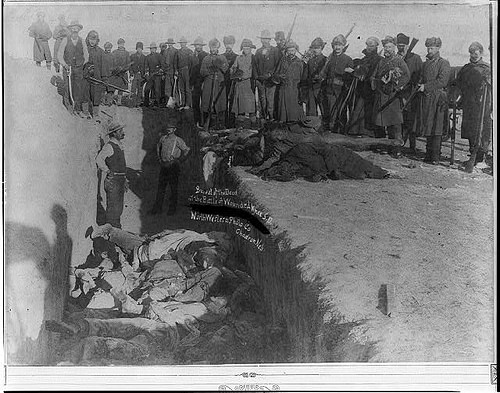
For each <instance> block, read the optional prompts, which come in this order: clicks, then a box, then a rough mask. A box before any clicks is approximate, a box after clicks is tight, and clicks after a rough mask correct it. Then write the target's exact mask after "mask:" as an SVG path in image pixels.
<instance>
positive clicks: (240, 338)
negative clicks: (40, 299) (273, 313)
mask: <svg viewBox="0 0 500 393" xmlns="http://www.w3.org/2000/svg"><path fill="white" fill-rule="evenodd" d="M89 232H90V236H91V238H92V239H93V241H94V248H93V251H92V252H91V253H90V255H89V257H88V258H87V261H86V262H85V264H83V265H80V266H78V267H76V268H75V270H74V276H75V277H76V284H75V288H74V290H73V292H72V297H71V299H70V302H69V309H68V312H66V314H65V316H64V318H63V321H54V320H51V321H47V322H46V328H47V329H48V330H50V331H53V332H57V333H61V334H62V335H63V336H64V338H65V339H64V340H62V344H61V348H59V352H61V353H62V354H64V355H61V362H69V363H70V364H80V365H82V364H103V365H105V364H111V363H112V364H118V363H120V362H122V363H123V364H134V363H137V364H139V363H140V364H174V363H175V364H179V363H181V364H182V363H197V362H202V363H203V362H208V363H221V362H248V361H256V359H257V357H258V358H260V359H262V354H261V353H260V352H261V349H262V348H264V346H265V345H268V342H266V339H265V338H263V337H267V338H268V340H273V336H275V335H276V334H279V335H283V333H282V332H279V333H277V332H278V331H279V329H276V328H273V329H271V330H272V331H269V332H268V331H267V329H268V328H266V327H265V318H264V310H263V309H262V306H261V302H260V296H259V292H258V290H257V287H256V285H255V283H254V281H253V280H252V278H251V277H250V276H249V275H248V274H247V273H245V272H244V271H242V270H239V269H240V268H241V269H243V265H242V263H241V258H239V256H238V255H237V253H236V249H235V248H234V245H233V243H232V241H231V237H230V236H229V235H228V234H226V233H224V232H207V233H197V232H194V231H189V230H184V229H180V230H165V231H163V232H161V233H159V234H156V235H154V236H151V237H143V236H139V235H136V234H133V233H130V232H127V231H124V230H121V229H117V228H114V227H112V226H110V225H109V224H105V225H103V226H99V227H94V228H92V230H90V231H89ZM106 247H108V249H106ZM273 332H274V333H273ZM278 341H279V340H278ZM243 349H246V350H245V351H243Z"/></svg>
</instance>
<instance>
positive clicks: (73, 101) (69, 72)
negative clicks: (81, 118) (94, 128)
mask: <svg viewBox="0 0 500 393" xmlns="http://www.w3.org/2000/svg"><path fill="white" fill-rule="evenodd" d="M68 92H69V100H70V101H71V102H70V104H71V106H72V107H73V109H74V108H75V100H74V99H73V88H72V87H71V66H69V70H68Z"/></svg>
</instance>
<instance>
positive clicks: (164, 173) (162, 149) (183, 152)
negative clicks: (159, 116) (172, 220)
mask: <svg viewBox="0 0 500 393" xmlns="http://www.w3.org/2000/svg"><path fill="white" fill-rule="evenodd" d="M176 129H177V126H176V125H175V124H173V123H170V124H168V125H167V127H166V128H165V129H164V130H163V132H164V133H165V134H164V135H162V136H161V138H160V140H159V142H158V145H157V147H156V149H157V150H156V154H157V156H158V161H160V165H161V169H160V175H159V177H158V189H157V191H156V201H155V204H154V206H153V208H152V209H151V211H150V212H149V214H159V213H161V212H162V211H163V200H164V199H165V191H166V188H167V186H168V185H170V189H171V194H170V204H169V207H168V211H167V215H169V216H171V215H173V214H175V211H176V210H177V199H178V194H177V189H178V184H179V174H180V171H181V165H180V164H181V163H182V162H183V161H185V160H186V157H187V155H188V153H189V150H190V148H189V147H188V146H187V145H186V142H184V140H183V139H182V138H180V137H178V136H177V135H175V130H176Z"/></svg>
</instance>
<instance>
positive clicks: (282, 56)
mask: <svg viewBox="0 0 500 393" xmlns="http://www.w3.org/2000/svg"><path fill="white" fill-rule="evenodd" d="M296 19H297V14H295V16H294V18H293V22H292V26H291V27H290V30H288V34H287V36H286V40H285V45H284V47H285V48H286V45H287V44H288V43H289V42H290V38H291V37H292V31H293V28H294V27H295V21H296ZM284 57H285V53H281V58H280V61H278V62H277V63H276V65H275V66H274V70H273V73H272V74H271V80H272V81H273V83H275V84H278V83H276V82H275V79H274V78H273V77H274V75H275V74H276V73H277V72H278V70H279V68H280V66H281V63H282V61H283V58H284Z"/></svg>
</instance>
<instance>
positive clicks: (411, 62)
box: [396, 33, 422, 154]
mask: <svg viewBox="0 0 500 393" xmlns="http://www.w3.org/2000/svg"><path fill="white" fill-rule="evenodd" d="M409 43H410V37H408V36H407V35H404V34H403V33H399V34H398V35H397V36H396V45H397V47H398V56H399V57H401V58H402V59H403V60H404V61H405V62H406V65H407V66H408V69H409V70H410V82H409V83H408V84H407V85H406V86H405V88H404V89H403V91H402V92H401V97H402V98H403V102H404V103H406V101H407V100H408V99H409V97H410V95H411V92H412V91H413V89H415V87H416V86H417V84H418V82H419V79H420V74H421V72H422V59H421V58H420V56H419V55H417V54H415V53H413V52H408V44H409ZM417 102H418V101H417V100H413V101H412V102H410V103H409V104H408V106H407V107H406V109H405V111H403V142H404V143H406V140H407V139H409V140H410V152H411V153H412V154H416V152H417V145H416V141H417V135H416V134H415V131H416V113H417Z"/></svg>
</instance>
